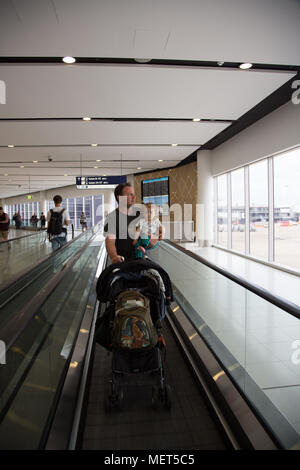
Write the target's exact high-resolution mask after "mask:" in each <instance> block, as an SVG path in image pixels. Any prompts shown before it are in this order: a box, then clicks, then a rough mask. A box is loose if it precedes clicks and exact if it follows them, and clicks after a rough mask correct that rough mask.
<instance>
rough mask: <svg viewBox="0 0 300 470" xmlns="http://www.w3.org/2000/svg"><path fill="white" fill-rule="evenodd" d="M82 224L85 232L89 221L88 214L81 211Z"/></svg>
mask: <svg viewBox="0 0 300 470" xmlns="http://www.w3.org/2000/svg"><path fill="white" fill-rule="evenodd" d="M80 225H81V230H82V231H83V232H84V230H87V229H88V227H87V221H86V215H85V213H84V212H81V216H80Z"/></svg>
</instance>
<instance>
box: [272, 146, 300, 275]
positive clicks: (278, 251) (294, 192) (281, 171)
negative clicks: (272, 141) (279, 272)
mask: <svg viewBox="0 0 300 470" xmlns="http://www.w3.org/2000/svg"><path fill="white" fill-rule="evenodd" d="M273 160H274V235H275V245H274V255H275V261H276V262H277V263H280V264H284V265H287V266H293V267H296V268H298V269H300V224H299V216H300V151H299V150H295V151H291V152H288V153H286V154H283V155H280V156H277V157H274V159H273Z"/></svg>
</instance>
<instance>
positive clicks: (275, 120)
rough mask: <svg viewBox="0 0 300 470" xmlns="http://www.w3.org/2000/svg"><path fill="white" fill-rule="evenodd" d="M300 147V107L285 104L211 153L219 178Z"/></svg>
mask: <svg viewBox="0 0 300 470" xmlns="http://www.w3.org/2000/svg"><path fill="white" fill-rule="evenodd" d="M299 144H300V104H298V105H297V104H293V103H292V102H289V103H286V104H285V105H283V106H281V107H280V108H278V109H276V110H275V111H273V112H272V113H270V114H268V115H267V116H265V117H264V118H262V119H260V120H259V121H257V122H256V123H254V124H252V126H250V127H248V128H247V129H245V130H244V131H242V132H240V133H239V134H237V135H236V136H235V137H233V138H232V139H230V140H228V141H227V142H225V143H224V144H222V145H220V146H219V147H217V148H216V149H214V150H213V151H212V174H213V175H214V176H215V175H218V174H220V173H224V172H226V171H228V170H232V169H234V168H238V167H240V166H242V165H245V164H247V163H250V162H253V161H255V160H259V159H261V158H264V157H268V156H270V155H273V154H274V153H278V152H282V151H283V150H287V149H289V148H292V147H295V146H297V145H299Z"/></svg>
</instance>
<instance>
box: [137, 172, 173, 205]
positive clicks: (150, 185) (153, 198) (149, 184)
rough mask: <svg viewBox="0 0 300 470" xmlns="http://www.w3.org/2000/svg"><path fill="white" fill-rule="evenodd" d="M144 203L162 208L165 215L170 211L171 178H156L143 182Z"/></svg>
mask: <svg viewBox="0 0 300 470" xmlns="http://www.w3.org/2000/svg"><path fill="white" fill-rule="evenodd" d="M142 202H143V204H147V202H152V204H157V205H158V206H160V207H161V209H162V211H163V213H165V212H167V211H168V208H167V206H169V202H170V201H169V177H168V176H165V177H163V178H155V179H151V180H143V181H142Z"/></svg>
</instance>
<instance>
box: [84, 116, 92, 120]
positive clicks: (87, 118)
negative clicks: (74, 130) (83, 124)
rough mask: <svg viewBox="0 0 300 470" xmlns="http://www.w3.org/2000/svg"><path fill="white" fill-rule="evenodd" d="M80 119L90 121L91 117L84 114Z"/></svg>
mask: <svg viewBox="0 0 300 470" xmlns="http://www.w3.org/2000/svg"><path fill="white" fill-rule="evenodd" d="M82 119H83V121H90V120H91V118H90V117H88V116H85V117H83V118H82Z"/></svg>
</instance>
